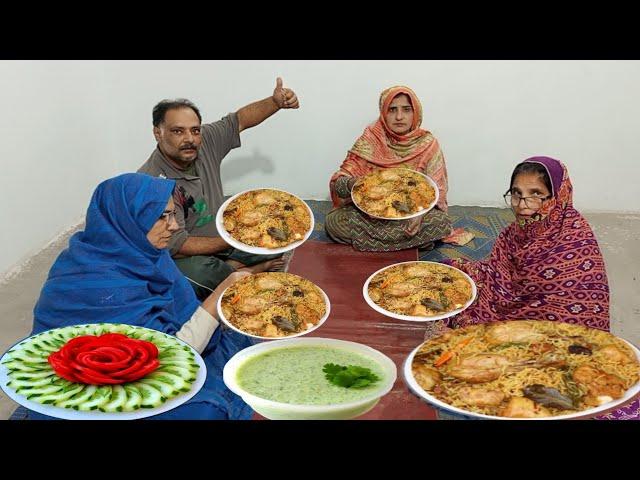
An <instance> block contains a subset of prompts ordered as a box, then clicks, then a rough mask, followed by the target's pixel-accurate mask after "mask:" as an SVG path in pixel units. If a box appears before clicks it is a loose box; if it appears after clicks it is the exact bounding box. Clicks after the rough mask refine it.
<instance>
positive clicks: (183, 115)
mask: <svg viewBox="0 0 640 480" xmlns="http://www.w3.org/2000/svg"><path fill="white" fill-rule="evenodd" d="M298 107H299V103H298V98H297V96H296V94H295V93H294V92H293V91H292V90H290V89H289V88H284V87H283V86H282V79H280V78H278V79H277V80H276V88H275V89H274V91H273V95H271V96H269V97H267V98H265V99H263V100H259V101H257V102H254V103H251V104H249V105H246V106H244V107H242V108H241V109H240V110H238V111H237V112H233V113H229V114H228V115H227V116H225V117H223V118H222V119H221V120H219V121H217V122H213V123H209V124H204V125H202V117H201V115H200V111H199V110H198V108H197V107H196V106H195V105H194V104H193V103H191V102H190V101H189V100H186V99H176V100H163V101H161V102H160V103H158V104H157V105H156V106H155V107H154V108H153V134H154V136H155V138H156V140H157V142H158V145H157V147H156V149H155V150H154V151H153V153H152V154H151V156H150V157H149V159H148V160H147V161H146V162H145V163H144V164H143V165H142V166H141V167H140V168H139V169H138V171H139V172H141V173H147V174H149V175H153V176H160V177H164V178H169V179H174V180H175V181H176V189H175V191H174V202H175V204H176V220H177V221H178V225H179V226H180V230H179V231H178V232H176V233H175V234H174V235H173V237H172V239H171V243H170V244H169V250H170V252H171V255H172V256H173V258H174V260H175V262H176V265H177V266H178V268H179V269H180V270H181V271H182V272H183V273H184V274H185V276H186V277H187V278H188V279H189V280H190V281H191V285H192V286H193V287H194V290H195V291H196V295H197V296H198V298H205V297H206V296H208V294H209V293H211V291H212V290H213V289H215V287H216V286H217V285H218V284H219V283H220V282H222V281H223V280H224V279H225V278H226V277H228V276H229V275H230V274H231V273H232V272H234V271H236V270H238V271H249V272H251V273H257V272H263V271H273V270H280V269H282V268H283V265H284V261H283V260H282V258H281V256H280V255H252V254H248V253H244V252H241V251H239V250H236V249H233V248H231V247H230V246H229V244H228V243H227V242H225V241H224V240H223V239H222V238H221V237H220V236H219V234H218V230H217V228H216V223H215V215H216V212H217V211H218V208H219V207H220V205H221V204H222V203H223V201H224V195H223V190H222V183H221V181H220V164H221V162H222V159H223V158H224V157H225V156H226V155H227V154H228V153H229V151H230V150H231V149H233V148H238V147H239V146H240V132H241V131H243V130H245V129H247V128H251V127H253V126H255V125H258V124H259V123H261V122H262V121H264V120H265V119H267V118H269V117H270V116H271V115H273V114H274V113H276V112H277V111H278V110H280V109H283V108H298Z"/></svg>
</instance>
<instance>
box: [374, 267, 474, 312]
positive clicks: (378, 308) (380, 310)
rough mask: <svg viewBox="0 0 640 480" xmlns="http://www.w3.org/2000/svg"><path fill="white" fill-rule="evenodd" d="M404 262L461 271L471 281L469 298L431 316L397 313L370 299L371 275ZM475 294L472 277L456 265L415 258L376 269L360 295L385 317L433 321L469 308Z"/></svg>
mask: <svg viewBox="0 0 640 480" xmlns="http://www.w3.org/2000/svg"><path fill="white" fill-rule="evenodd" d="M405 263H432V264H434V265H438V266H440V267H447V268H451V269H452V270H455V271H456V272H459V273H461V274H462V275H464V277H465V278H466V279H467V280H468V281H469V283H471V298H470V299H469V300H468V301H467V303H465V304H464V305H463V306H462V307H460V308H458V309H456V310H452V311H450V312H447V313H443V314H442V315H434V316H432V317H416V316H413V315H401V314H399V313H393V312H390V311H389V310H385V309H384V308H382V307H381V306H379V305H377V304H376V302H374V301H373V300H371V297H369V282H371V280H372V279H373V277H375V276H376V275H377V274H378V273H380V272H382V271H384V270H386V269H387V268H391V267H395V266H397V265H404V264H405ZM477 294H478V290H477V288H476V283H475V282H474V281H473V279H472V278H471V277H470V276H469V275H467V274H466V273H464V272H463V271H462V270H460V269H458V268H456V267H452V266H451V265H445V264H444V263H438V262H425V261H421V260H416V261H413V262H401V263H394V264H393V265H389V266H388V267H384V268H381V269H380V270H378V271H376V272H374V273H373V274H371V275H370V276H369V278H367V281H366V282H364V287H362V295H363V296H364V299H365V300H366V302H367V303H368V304H369V306H370V307H371V308H373V309H374V310H375V311H376V312H379V313H381V314H383V315H386V316H387V317H391V318H397V319H398V320H409V321H412V322H433V321H435V320H442V319H443V318H449V317H453V316H454V315H457V314H459V313H460V312H462V311H463V310H466V309H467V308H469V306H470V305H471V304H472V303H473V301H474V300H475V299H476V295H477Z"/></svg>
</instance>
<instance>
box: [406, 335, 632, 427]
mask: <svg viewBox="0 0 640 480" xmlns="http://www.w3.org/2000/svg"><path fill="white" fill-rule="evenodd" d="M622 340H624V339H622ZM624 341H625V342H626V343H627V345H629V347H631V349H632V350H633V351H634V353H635V354H636V357H637V358H638V361H640V350H638V349H637V348H636V347H635V346H634V345H632V344H631V343H629V342H627V341H626V340H624ZM422 345H423V344H420V345H418V346H417V347H416V348H415V349H414V350H413V351H412V352H411V353H410V354H409V356H408V357H407V359H406V360H405V362H404V365H403V366H402V372H403V375H404V381H405V383H406V384H407V386H408V387H409V390H410V391H411V392H412V393H414V394H415V395H417V396H418V397H420V398H421V399H423V400H424V401H426V402H427V403H430V404H431V405H432V406H434V407H436V408H437V409H438V410H444V412H445V413H446V414H448V415H452V416H454V417H456V418H459V419H466V420H482V419H485V420H567V419H579V418H582V419H587V418H591V417H594V416H596V415H598V414H600V413H604V412H605V411H607V410H612V409H615V408H616V407H619V406H622V405H624V404H626V403H627V402H629V401H630V400H632V399H633V398H634V397H635V396H637V395H638V393H640V381H638V382H637V383H636V384H635V385H633V386H632V387H631V388H630V389H628V390H627V391H626V393H625V395H624V396H623V397H622V398H619V399H617V400H613V401H611V402H608V403H605V404H604V405H600V406H598V407H593V408H589V409H587V410H582V411H580V412H576V413H570V414H566V415H556V416H553V417H536V418H512V417H499V416H497V415H485V414H483V413H475V412H471V411H469V410H464V409H462V408H457V407H454V406H452V405H449V404H448V403H445V402H443V401H442V400H439V399H437V398H436V397H434V396H433V395H431V394H430V393H429V392H427V391H426V390H424V389H423V388H422V387H421V386H420V384H419V383H418V382H417V381H416V379H415V377H414V376H413V371H412V370H411V365H412V363H413V357H414V356H415V354H416V353H417V352H418V350H420V347H421V346H422Z"/></svg>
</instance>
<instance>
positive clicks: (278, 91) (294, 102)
mask: <svg viewBox="0 0 640 480" xmlns="http://www.w3.org/2000/svg"><path fill="white" fill-rule="evenodd" d="M273 101H274V102H276V105H278V108H300V103H299V102H298V97H297V96H296V94H295V92H294V91H293V90H291V89H290V88H284V87H283V86H282V78H280V77H278V78H277V79H276V88H275V89H274V90H273Z"/></svg>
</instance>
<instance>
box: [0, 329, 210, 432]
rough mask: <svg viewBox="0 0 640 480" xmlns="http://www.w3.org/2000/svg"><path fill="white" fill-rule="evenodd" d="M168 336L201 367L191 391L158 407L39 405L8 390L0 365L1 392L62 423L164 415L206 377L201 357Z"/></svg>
mask: <svg viewBox="0 0 640 480" xmlns="http://www.w3.org/2000/svg"><path fill="white" fill-rule="evenodd" d="M89 325H93V324H89ZM95 325H96V326H97V325H98V324H95ZM132 326H135V325H132ZM136 328H140V329H143V330H149V331H152V332H154V333H162V334H164V335H167V334H166V333H164V332H158V331H157V330H153V329H151V328H145V327H137V326H136ZM54 330H57V329H52V330H48V331H50V332H51V331H54ZM32 336H33V335H32ZM167 336H168V337H171V339H172V340H175V341H176V342H178V343H180V344H181V345H185V346H187V347H189V348H190V349H191V351H192V352H193V353H194V355H195V358H196V363H197V364H198V365H199V366H200V368H199V369H198V373H197V374H196V379H195V381H194V382H193V383H192V384H191V390H189V391H188V392H185V393H183V394H180V395H178V396H176V397H173V398H171V399H169V400H167V401H166V402H165V403H163V404H162V405H161V406H159V407H156V408H140V409H138V410H136V411H134V412H113V413H112V412H101V411H99V410H92V411H90V412H82V411H80V410H74V409H71V408H60V407H56V406H55V405H43V404H42V403H38V402H34V401H32V400H27V398H26V397H25V396H23V395H20V394H19V393H16V392H15V391H14V390H13V389H12V388H10V387H8V386H7V383H9V381H11V378H10V377H9V376H8V375H7V374H8V369H7V368H6V367H5V366H4V365H1V364H0V387H2V390H3V391H4V393H5V394H6V395H7V396H8V397H9V398H11V400H13V401H14V402H16V403H19V404H20V405H22V406H23V407H26V408H28V409H29V410H33V411H34V412H38V413H42V414H43V415H49V416H50V417H55V418H61V419H64V420H136V419H139V418H145V417H151V416H153V415H158V414H160V413H164V412H167V411H169V410H172V409H174V408H176V407H179V406H180V405H182V404H183V403H185V402H186V401H187V400H189V399H190V398H192V397H193V396H194V395H195V394H196V393H198V392H199V391H200V389H201V388H202V386H203V385H204V381H205V380H206V378H207V367H206V365H205V364H204V361H203V360H202V357H201V356H200V354H199V353H198V352H196V351H195V350H194V349H193V348H192V347H191V345H189V344H188V343H185V342H183V341H182V340H180V339H179V338H176V337H174V336H172V335H167ZM30 338H31V337H28V338H25V339H24V340H20V341H19V342H17V343H16V344H14V345H13V346H11V348H9V350H11V349H13V348H14V346H15V345H19V344H21V343H24V342H26V341H27V340H29V339H30ZM8 353H9V351H7V352H5V354H4V355H3V356H2V358H1V359H0V362H3V361H4V360H5V357H6V356H7V355H8Z"/></svg>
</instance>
